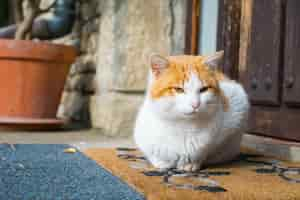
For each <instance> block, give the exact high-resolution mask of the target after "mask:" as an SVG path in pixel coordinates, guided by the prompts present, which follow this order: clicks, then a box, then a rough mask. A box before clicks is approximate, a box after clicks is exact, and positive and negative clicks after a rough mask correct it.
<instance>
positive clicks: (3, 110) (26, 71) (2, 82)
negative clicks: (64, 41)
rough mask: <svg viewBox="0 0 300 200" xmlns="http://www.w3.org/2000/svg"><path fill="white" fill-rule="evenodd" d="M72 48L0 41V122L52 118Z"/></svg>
mask: <svg viewBox="0 0 300 200" xmlns="http://www.w3.org/2000/svg"><path fill="white" fill-rule="evenodd" d="M76 54H77V53H76V50H75V48H73V47H69V46H64V45H55V44H51V43H46V42H33V41H18V40H2V39H1V40H0V123H1V122H3V123H9V122H10V123H13V122H16V123H20V122H25V123H26V122H28V123H30V121H32V122H36V123H37V122H39V121H43V120H44V121H45V122H47V121H48V122H49V121H51V120H55V119H56V112H57V109H58V105H59V103H60V98H61V94H62V90H63V88H64V84H65V80H66V77H67V74H68V71H69V68H70V65H71V63H73V62H74V60H75V58H76Z"/></svg>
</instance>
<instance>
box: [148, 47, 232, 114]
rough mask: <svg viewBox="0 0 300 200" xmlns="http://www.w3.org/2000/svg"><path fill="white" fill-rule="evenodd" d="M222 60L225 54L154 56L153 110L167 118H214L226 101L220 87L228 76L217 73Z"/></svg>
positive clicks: (151, 64)
mask: <svg viewBox="0 0 300 200" xmlns="http://www.w3.org/2000/svg"><path fill="white" fill-rule="evenodd" d="M222 60H223V51H221V52H217V53H215V54H214V55H211V56H170V57H163V56H160V55H157V54H153V55H152V56H151V57H150V66H151V77H150V83H149V88H148V90H149V91H148V98H150V100H151V101H150V103H151V109H152V110H153V111H154V112H156V113H157V114H159V115H160V116H161V117H164V118H173V119H191V118H197V117H201V116H202V117H210V116H213V115H214V114H215V113H216V112H217V110H218V109H219V108H220V106H222V105H223V106H224V107H225V101H226V100H225V97H224V95H223V93H222V91H221V90H220V87H219V81H220V80H222V79H225V78H226V77H225V76H224V75H223V74H222V73H220V72H218V70H217V67H218V66H220V63H221V62H222Z"/></svg>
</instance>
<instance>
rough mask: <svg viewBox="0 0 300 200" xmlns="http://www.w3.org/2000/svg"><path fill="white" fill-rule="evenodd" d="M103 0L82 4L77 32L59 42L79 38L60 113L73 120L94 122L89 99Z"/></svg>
mask: <svg viewBox="0 0 300 200" xmlns="http://www.w3.org/2000/svg"><path fill="white" fill-rule="evenodd" d="M98 4H99V1H97V0H86V1H82V2H81V3H80V4H78V8H77V10H78V13H77V19H76V22H75V25H74V29H73V32H72V33H71V34H70V35H68V36H66V37H64V38H62V39H59V40H56V41H55V42H59V43H70V42H71V41H72V40H74V39H75V40H76V39H79V40H80V43H79V50H80V56H79V57H78V58H77V60H76V62H75V63H74V64H73V65H72V67H71V69H70V73H69V76H68V79H67V82H66V85H65V91H64V93H63V96H62V101H61V105H60V108H59V112H58V116H59V117H63V118H67V119H69V120H70V121H71V122H73V124H75V123H77V124H78V123H80V124H82V125H84V126H87V125H89V124H90V112H89V102H90V96H91V95H92V94H94V75H95V73H96V62H97V61H96V59H97V52H98V47H97V45H98V35H99V34H100V33H99V29H98V27H99V21H100V13H99V9H98V8H99V6H98Z"/></svg>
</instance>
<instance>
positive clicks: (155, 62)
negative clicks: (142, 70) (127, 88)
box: [150, 54, 169, 77]
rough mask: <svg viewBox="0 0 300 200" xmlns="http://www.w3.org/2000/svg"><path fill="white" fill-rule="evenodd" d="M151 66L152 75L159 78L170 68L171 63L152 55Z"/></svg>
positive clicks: (161, 57)
mask: <svg viewBox="0 0 300 200" xmlns="http://www.w3.org/2000/svg"><path fill="white" fill-rule="evenodd" d="M150 65H151V69H152V73H153V74H154V75H155V77H158V76H159V75H160V74H161V73H162V72H163V71H164V70H166V69H167V68H168V66H169V61H168V60H167V59H166V58H164V57H163V56H161V55H158V54H152V55H151V56H150Z"/></svg>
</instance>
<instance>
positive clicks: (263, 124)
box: [249, 106, 300, 142]
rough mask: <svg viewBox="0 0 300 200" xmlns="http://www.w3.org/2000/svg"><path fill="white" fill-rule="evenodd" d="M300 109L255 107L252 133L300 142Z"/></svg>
mask: <svg viewBox="0 0 300 200" xmlns="http://www.w3.org/2000/svg"><path fill="white" fill-rule="evenodd" d="M299 122H300V109H294V108H286V107H282V108H281V109H279V108H276V107H262V106H253V107H252V108H251V113H250V120H249V128H250V130H251V133H255V134H259V135H267V136H271V137H275V138H280V139H286V140H292V141H298V142H300V124H299Z"/></svg>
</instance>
